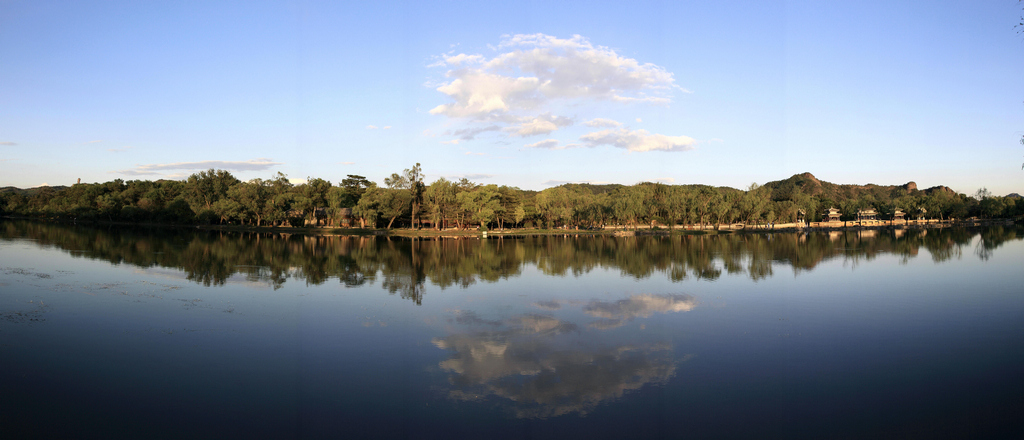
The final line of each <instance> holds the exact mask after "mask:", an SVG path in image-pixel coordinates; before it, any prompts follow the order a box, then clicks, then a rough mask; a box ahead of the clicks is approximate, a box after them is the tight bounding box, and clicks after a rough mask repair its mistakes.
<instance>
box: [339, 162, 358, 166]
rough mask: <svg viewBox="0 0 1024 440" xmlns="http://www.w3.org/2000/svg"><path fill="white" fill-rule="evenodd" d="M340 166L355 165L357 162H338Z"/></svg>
mask: <svg viewBox="0 0 1024 440" xmlns="http://www.w3.org/2000/svg"><path fill="white" fill-rule="evenodd" d="M338 164H339V165H355V164H356V163H355V162H338Z"/></svg>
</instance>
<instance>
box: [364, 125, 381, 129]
mask: <svg viewBox="0 0 1024 440" xmlns="http://www.w3.org/2000/svg"><path fill="white" fill-rule="evenodd" d="M377 128H379V127H377V126H376V125H367V126H366V129H367V130H376V129H377Z"/></svg>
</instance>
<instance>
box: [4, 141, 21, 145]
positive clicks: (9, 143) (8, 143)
mask: <svg viewBox="0 0 1024 440" xmlns="http://www.w3.org/2000/svg"><path fill="white" fill-rule="evenodd" d="M0 145H6V146H15V145H18V144H16V143H14V142H11V141H3V142H0Z"/></svg>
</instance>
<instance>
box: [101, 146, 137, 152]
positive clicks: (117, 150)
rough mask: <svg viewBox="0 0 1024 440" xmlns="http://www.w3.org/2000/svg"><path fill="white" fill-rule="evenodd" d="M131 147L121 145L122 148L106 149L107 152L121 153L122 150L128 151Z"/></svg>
mask: <svg viewBox="0 0 1024 440" xmlns="http://www.w3.org/2000/svg"><path fill="white" fill-rule="evenodd" d="M131 148H132V147H122V148H108V149H107V151H109V152H111V153H123V152H125V151H128V150H130V149H131Z"/></svg>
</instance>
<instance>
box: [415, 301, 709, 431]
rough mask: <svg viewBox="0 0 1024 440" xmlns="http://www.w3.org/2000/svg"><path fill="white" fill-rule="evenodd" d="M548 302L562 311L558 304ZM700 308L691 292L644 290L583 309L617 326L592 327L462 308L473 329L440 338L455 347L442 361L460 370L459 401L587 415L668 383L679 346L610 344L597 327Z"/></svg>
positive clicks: (538, 413) (524, 412)
mask: <svg viewBox="0 0 1024 440" xmlns="http://www.w3.org/2000/svg"><path fill="white" fill-rule="evenodd" d="M546 304H547V305H548V306H549V307H547V308H550V309H554V308H555V307H552V305H553V304H556V303H554V302H546ZM695 305H696V301H695V300H694V298H693V297H692V296H689V295H653V294H639V295H634V296H631V297H629V298H627V299H623V300H620V301H616V302H601V301H591V302H590V303H588V304H586V305H584V306H583V311H584V312H585V313H586V314H588V315H591V316H594V317H599V318H601V321H599V322H604V321H608V322H613V324H614V325H608V326H601V325H597V324H591V325H590V326H589V327H590V328H591V330H587V329H585V328H582V329H581V328H580V327H579V326H577V325H576V324H574V323H572V322H567V321H564V320H561V319H558V318H556V317H554V316H551V315H542V314H522V315H517V316H514V317H511V318H508V319H505V320H501V321H489V320H485V319H482V318H480V317H479V316H477V315H476V314H475V313H473V312H467V311H460V312H457V315H456V316H455V317H454V318H453V319H452V320H450V322H452V323H455V324H459V325H463V326H467V327H470V331H468V332H465V333H455V334H452V335H449V336H447V337H444V338H434V340H433V341H432V342H433V343H434V345H435V346H437V347H438V348H441V349H444V350H450V351H451V352H452V353H451V356H450V357H449V358H448V359H447V360H444V361H442V362H441V363H440V365H439V366H440V368H441V370H443V371H446V372H449V373H452V375H451V376H450V377H449V381H450V383H451V386H452V389H451V390H450V391H449V397H451V398H452V399H455V400H461V401H483V400H488V399H495V398H496V399H497V400H498V401H499V402H501V403H502V404H504V405H506V406H508V407H509V409H510V410H511V411H512V413H513V414H515V416H516V417H519V418H545V417H554V416H560V415H564V414H571V413H577V414H580V415H584V414H587V413H588V412H589V411H591V410H593V409H594V408H595V407H597V406H598V405H599V404H601V403H602V402H607V401H611V400H615V399H618V398H620V397H622V395H623V394H625V393H626V392H628V391H631V390H637V389H640V388H642V387H643V386H645V385H647V384H655V385H657V384H665V383H666V382H667V381H668V380H669V379H670V378H672V377H673V376H674V375H675V372H676V364H677V361H676V359H675V358H674V356H673V348H672V346H671V344H668V343H643V344H619V345H614V344H607V343H602V339H608V338H607V337H605V338H602V337H601V335H606V333H605V332H602V331H595V329H596V330H604V329H610V328H615V327H619V326H622V325H623V324H624V323H626V322H629V321H631V320H634V319H637V318H646V317H649V316H651V315H653V314H654V313H670V312H683V311H689V310H692V309H693V307H694V306H695ZM581 339H582V341H581ZM686 359H688V357H684V358H683V360H684V361H685V360H686Z"/></svg>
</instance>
